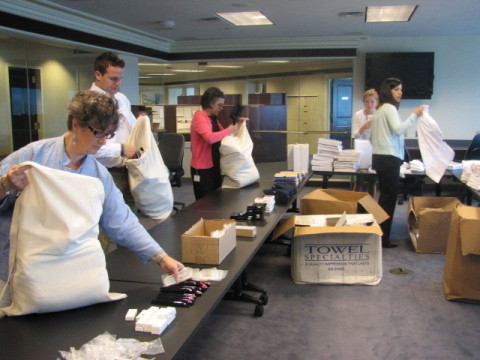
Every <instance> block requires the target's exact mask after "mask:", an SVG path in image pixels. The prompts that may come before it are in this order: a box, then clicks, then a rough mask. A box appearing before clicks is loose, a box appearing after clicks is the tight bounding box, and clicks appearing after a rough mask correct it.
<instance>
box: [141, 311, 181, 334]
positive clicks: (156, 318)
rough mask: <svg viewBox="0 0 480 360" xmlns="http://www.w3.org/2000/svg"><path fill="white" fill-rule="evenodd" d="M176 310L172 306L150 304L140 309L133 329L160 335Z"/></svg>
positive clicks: (173, 316) (173, 317) (172, 318)
mask: <svg viewBox="0 0 480 360" xmlns="http://www.w3.org/2000/svg"><path fill="white" fill-rule="evenodd" d="M176 314H177V311H176V310H175V308H174V307H162V308H160V307H158V306H151V307H150V308H148V309H146V310H142V311H141V312H140V314H138V315H137V317H136V319H135V320H136V322H135V331H140V332H149V333H151V334H155V335H161V334H162V332H163V331H164V330H165V329H166V328H167V326H168V325H170V324H171V322H172V321H173V320H174V319H175V316H176Z"/></svg>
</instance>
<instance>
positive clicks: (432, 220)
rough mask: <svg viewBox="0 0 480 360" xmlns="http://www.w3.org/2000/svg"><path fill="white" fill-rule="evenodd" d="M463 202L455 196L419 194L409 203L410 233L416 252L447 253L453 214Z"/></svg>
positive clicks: (408, 220)
mask: <svg viewBox="0 0 480 360" xmlns="http://www.w3.org/2000/svg"><path fill="white" fill-rule="evenodd" d="M460 204H461V202H460V201H458V199H457V198H454V197H443V196H442V197H440V196H432V197H429V196H417V197H412V198H410V201H409V203H408V212H407V222H408V233H409V234H410V239H411V240H412V244H413V247H414V249H415V251H416V252H420V253H433V254H445V250H446V249H447V241H448V234H449V231H450V223H451V220H452V214H453V213H454V212H455V209H456V208H457V206H459V205H460Z"/></svg>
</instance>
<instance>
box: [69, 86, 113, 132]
mask: <svg viewBox="0 0 480 360" xmlns="http://www.w3.org/2000/svg"><path fill="white" fill-rule="evenodd" d="M67 112H68V120H67V127H68V130H72V120H73V119H76V120H77V122H78V126H80V127H82V128H86V127H87V126H88V125H94V126H95V127H96V128H98V129H101V130H108V131H116V130H117V128H118V106H117V102H116V100H115V99H114V98H113V97H111V96H110V95H104V94H101V93H98V92H96V91H91V90H87V91H82V92H79V93H78V94H77V95H75V96H74V97H73V99H72V100H71V101H70V104H68V108H67Z"/></svg>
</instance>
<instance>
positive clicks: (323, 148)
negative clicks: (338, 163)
mask: <svg viewBox="0 0 480 360" xmlns="http://www.w3.org/2000/svg"><path fill="white" fill-rule="evenodd" d="M341 150H342V142H341V141H339V140H335V139H325V138H319V139H318V149H317V153H316V154H314V155H313V157H312V160H311V162H310V164H311V165H312V170H313V171H332V170H333V161H334V160H335V158H336V157H337V155H338V154H339V153H340V151H341Z"/></svg>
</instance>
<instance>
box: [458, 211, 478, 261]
mask: <svg viewBox="0 0 480 360" xmlns="http://www.w3.org/2000/svg"><path fill="white" fill-rule="evenodd" d="M457 211H458V214H459V216H460V238H461V244H462V255H463V256H465V255H480V240H479V238H478V234H480V209H479V208H477V207H473V206H460V207H459V208H458V209H457Z"/></svg>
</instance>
